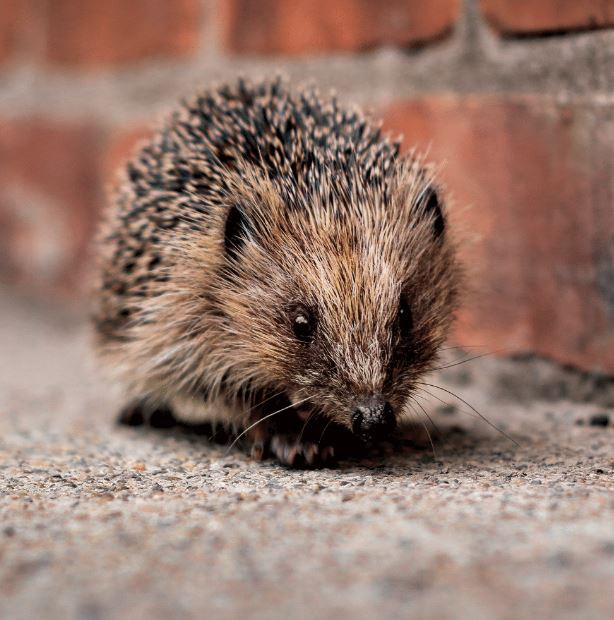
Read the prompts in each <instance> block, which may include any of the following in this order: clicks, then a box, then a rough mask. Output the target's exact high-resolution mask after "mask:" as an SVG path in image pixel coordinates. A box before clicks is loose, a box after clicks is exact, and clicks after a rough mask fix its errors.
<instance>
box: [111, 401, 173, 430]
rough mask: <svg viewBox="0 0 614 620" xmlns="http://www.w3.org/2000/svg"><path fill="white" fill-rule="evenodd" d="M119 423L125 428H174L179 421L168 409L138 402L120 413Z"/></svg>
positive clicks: (131, 403) (129, 405)
mask: <svg viewBox="0 0 614 620" xmlns="http://www.w3.org/2000/svg"><path fill="white" fill-rule="evenodd" d="M117 423H118V424H123V425H125V426H143V425H148V426H151V427H153V428H172V427H173V426H175V425H176V424H177V420H176V419H175V416H174V415H173V412H172V410H171V409H169V408H168V407H165V406H157V407H153V406H151V405H148V404H146V403H144V402H143V401H139V400H136V401H132V402H130V403H128V404H127V405H126V406H125V407H124V408H123V409H122V410H121V411H120V412H119V415H118V416H117Z"/></svg>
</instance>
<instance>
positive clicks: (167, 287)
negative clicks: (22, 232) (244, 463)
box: [94, 80, 459, 463]
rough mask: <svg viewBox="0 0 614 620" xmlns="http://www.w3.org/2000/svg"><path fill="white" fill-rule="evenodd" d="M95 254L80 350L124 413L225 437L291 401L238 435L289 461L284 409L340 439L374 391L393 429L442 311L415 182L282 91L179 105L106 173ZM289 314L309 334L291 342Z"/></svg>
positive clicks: (429, 206) (423, 180)
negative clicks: (97, 366)
mask: <svg viewBox="0 0 614 620" xmlns="http://www.w3.org/2000/svg"><path fill="white" fill-rule="evenodd" d="M99 250H100V258H101V268H100V274H101V279H100V286H99V289H98V292H97V302H98V303H97V308H96V312H95V318H94V320H95V326H96V333H97V346H98V350H99V351H100V353H101V355H102V357H103V359H105V360H106V362H107V366H108V367H109V368H110V369H112V370H113V371H114V373H115V376H116V377H117V378H118V379H119V380H120V382H121V383H122V384H123V386H124V387H125V389H126V392H127V395H128V397H129V398H131V399H132V402H138V403H141V406H145V407H146V408H149V409H153V408H155V407H161V406H170V407H172V408H173V409H174V410H175V412H176V413H178V414H179V415H181V416H183V417H185V416H193V417H195V418H198V419H202V418H207V419H209V420H211V419H216V420H220V419H221V420H224V421H226V422H228V423H230V424H231V425H232V426H233V427H234V428H235V429H242V428H246V427H247V426H248V425H251V424H252V423H254V422H256V421H257V420H258V419H259V418H260V417H263V416H264V415H265V414H266V413H267V412H269V411H271V408H272V407H273V406H274V407H277V408H282V407H284V405H285V406H288V405H289V403H292V404H293V405H294V407H291V408H286V409H285V411H282V412H280V413H279V414H277V415H276V416H272V417H271V418H270V420H267V421H263V422H262V423H261V424H258V425H256V426H254V428H253V430H250V436H251V438H252V440H253V441H256V444H255V445H256V446H257V448H258V450H257V451H258V452H259V453H261V452H262V450H267V449H272V450H273V451H274V452H276V454H277V456H279V457H280V458H281V460H284V461H287V462H290V463H292V462H294V463H296V462H297V460H296V459H297V458H298V457H297V453H298V452H300V449H302V450H303V453H304V459H305V461H306V462H308V463H312V462H315V461H316V460H317V453H318V445H317V444H318V441H319V440H322V436H321V430H319V431H318V434H317V436H315V439H314V438H313V437H314V435H313V434H312V435H311V440H309V441H307V440H304V438H303V435H302V434H301V435H300V437H299V436H298V434H299V431H300V427H298V430H293V429H292V424H290V423H289V422H288V421H289V420H290V419H296V418H297V411H298V412H299V413H300V414H301V416H302V418H301V419H302V420H305V418H306V416H311V415H313V416H314V417H315V418H316V419H318V418H321V419H323V420H324V421H325V422H330V421H331V420H332V421H333V422H334V423H335V424H336V425H339V426H343V427H351V414H352V412H353V411H354V410H355V408H356V406H357V405H358V404H359V403H360V399H364V398H366V397H369V396H372V395H374V394H377V395H383V397H385V398H386V400H387V401H388V402H389V403H390V404H391V405H392V408H393V409H394V412H395V415H397V416H399V415H400V414H401V413H402V412H403V409H404V407H405V405H406V402H407V399H408V397H409V395H410V394H411V392H412V390H413V388H414V387H415V382H416V380H417V378H418V377H420V376H421V375H422V373H424V372H425V371H426V370H428V369H429V367H431V366H432V364H433V361H434V359H435V357H436V354H437V350H438V348H439V347H440V345H441V344H442V342H443V341H444V339H445V336H446V332H447V329H448V327H449V324H450V322H451V319H452V315H453V311H454V309H455V306H456V298H457V289H458V277H459V275H458V271H459V270H458V266H457V262H456V259H455V251H454V244H453V242H452V241H451V239H450V233H449V231H448V230H446V229H445V217H444V207H443V205H442V204H441V200H440V199H439V188H438V187H437V186H436V183H435V179H434V178H433V175H432V172H431V169H430V168H429V167H427V166H425V165H424V164H423V161H422V160H421V159H420V158H418V157H416V156H414V155H413V154H409V155H407V156H401V155H399V144H398V143H397V142H392V141H391V140H389V139H388V138H386V137H383V136H382V135H381V133H380V130H379V127H378V126H376V125H374V124H373V123H372V122H371V121H369V120H368V119H366V118H365V117H364V116H363V115H362V114H361V113H360V112H359V111H358V110H355V109H348V108H345V107H342V106H340V105H339V104H338V103H337V101H336V100H335V99H334V98H322V97H321V96H320V95H319V94H318V93H317V91H315V90H313V89H303V90H298V91H292V90H290V89H289V88H288V86H287V84H286V83H285V82H284V81H282V80H274V81H264V82H259V83H256V84H251V83H248V82H246V81H244V80H239V81H238V82H236V83H235V84H232V85H226V86H222V87H219V88H217V89H214V90H209V91H204V92H201V93H199V94H198V95H196V96H194V97H193V98H191V99H189V100H187V101H185V102H183V103H182V105H180V106H179V108H178V109H177V110H176V111H175V112H174V113H173V114H172V115H171V116H170V118H169V119H168V120H167V121H166V123H165V124H164V126H163V127H162V128H161V129H160V131H159V132H157V133H156V135H155V136H154V137H153V138H152V139H150V140H149V141H148V142H147V143H146V144H145V145H144V146H142V147H141V149H140V150H139V151H138V153H137V154H136V156H135V157H134V158H133V159H132V160H131V161H130V162H129V163H128V164H127V166H126V167H125V168H124V170H123V171H122V177H121V181H120V183H119V187H118V190H117V192H116V194H115V199H114V205H113V208H112V209H111V210H110V212H109V214H108V217H107V219H106V222H105V225H104V227H103V230H102V234H101V237H100V243H99ZM401 299H403V300H404V302H403V303H404V304H405V305H404V311H405V318H404V319H403V318H402V317H401V318H399V317H400V315H399V308H400V305H399V304H400V300H401ZM297 308H299V309H305V308H306V309H307V310H306V312H307V313H309V317H310V321H313V322H314V325H315V321H317V328H316V330H315V336H313V341H311V342H309V343H306V342H301V341H299V340H297V337H296V335H295V333H293V328H292V321H293V318H292V317H294V316H295V315H296V313H297ZM299 311H302V310H299ZM409 312H410V313H411V314H410V316H411V318H412V321H411V323H410V322H408V321H409V319H408V316H407V315H408V313H409ZM297 320H298V319H297ZM301 320H302V319H301ZM311 327H313V326H311ZM402 329H404V330H405V333H402ZM266 402H268V403H269V409H267V406H266V405H264V403H266ZM273 411H274V409H273ZM271 412H272V411H271ZM305 412H307V413H305ZM282 420H283V422H284V424H286V428H284V430H283V438H282V434H281V433H282V431H280V430H279V429H280V428H282V427H283V425H284V424H282V423H281V421H282ZM273 422H274V424H272V423H273ZM335 424H333V426H335ZM301 425H303V423H302V422H301ZM303 426H304V425H303ZM308 426H314V427H317V426H318V425H317V424H316V423H315V422H309V424H308ZM304 432H305V428H303V431H302V433H304ZM292 433H294V437H292ZM318 438H319V439H318ZM299 439H300V440H301V441H300V442H299V441H298V440H299ZM257 440H258V441H261V442H262V443H258V442H257ZM293 442H297V443H296V445H294V444H293ZM324 443H326V440H324ZM305 444H309V445H308V446H307V447H305ZM331 453H332V451H331V450H328V451H323V450H321V449H320V450H319V454H320V455H321V456H322V455H324V456H326V455H330V454H331Z"/></svg>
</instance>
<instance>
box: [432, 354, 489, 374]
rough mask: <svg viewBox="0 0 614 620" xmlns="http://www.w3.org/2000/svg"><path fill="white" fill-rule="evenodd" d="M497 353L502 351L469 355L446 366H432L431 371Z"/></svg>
mask: <svg viewBox="0 0 614 620" xmlns="http://www.w3.org/2000/svg"><path fill="white" fill-rule="evenodd" d="M496 353H501V351H489V352H488V353H481V354H480V355H473V356H472V357H468V358H466V359H464V360H460V361H458V362H452V363H451V364H446V365H445V366H436V367H435V368H431V371H433V372H434V371H436V370H445V369H446V368H453V367H454V366H460V365H461V364H466V363H467V362H472V361H473V360H478V359H480V358H481V357H487V356H489V355H495V354H496Z"/></svg>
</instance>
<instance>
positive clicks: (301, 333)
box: [292, 306, 317, 344]
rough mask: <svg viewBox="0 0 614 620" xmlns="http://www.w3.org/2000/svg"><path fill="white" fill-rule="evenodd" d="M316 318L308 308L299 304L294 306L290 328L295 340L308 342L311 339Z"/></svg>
mask: <svg viewBox="0 0 614 620" xmlns="http://www.w3.org/2000/svg"><path fill="white" fill-rule="evenodd" d="M316 324H317V321H316V318H315V316H314V314H313V312H312V311H311V310H309V308H305V307H304V306H299V307H297V308H294V310H293V312H292V330H293V331H294V335H295V336H296V338H297V340H300V342H304V343H305V344H308V343H310V342H311V341H312V340H313V337H314V334H315V331H316Z"/></svg>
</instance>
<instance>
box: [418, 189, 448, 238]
mask: <svg viewBox="0 0 614 620" xmlns="http://www.w3.org/2000/svg"><path fill="white" fill-rule="evenodd" d="M420 210H421V212H422V213H423V214H424V215H426V216H427V217H430V218H431V220H432V223H433V234H434V235H435V239H441V238H442V237H443V235H444V232H445V230H446V218H445V217H444V214H443V208H442V206H441V199H440V197H439V193H438V191H437V190H436V189H435V188H434V187H433V186H432V185H429V186H428V187H427V188H426V190H425V191H424V194H423V196H422V200H421V201H420Z"/></svg>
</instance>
